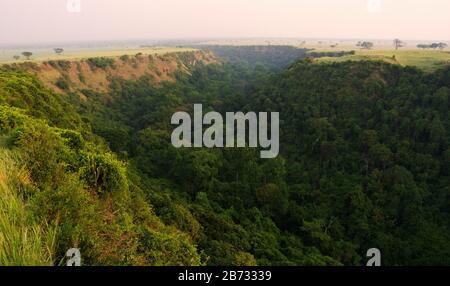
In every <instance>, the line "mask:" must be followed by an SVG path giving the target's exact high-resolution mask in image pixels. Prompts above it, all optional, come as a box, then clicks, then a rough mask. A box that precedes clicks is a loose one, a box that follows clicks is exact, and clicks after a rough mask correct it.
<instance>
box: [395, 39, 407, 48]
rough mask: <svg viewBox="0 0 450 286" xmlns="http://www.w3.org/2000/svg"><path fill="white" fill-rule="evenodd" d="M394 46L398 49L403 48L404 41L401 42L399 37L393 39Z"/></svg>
mask: <svg viewBox="0 0 450 286" xmlns="http://www.w3.org/2000/svg"><path fill="white" fill-rule="evenodd" d="M394 46H395V49H396V50H398V49H399V48H403V47H404V46H405V43H403V42H402V41H401V40H400V39H395V40H394Z"/></svg>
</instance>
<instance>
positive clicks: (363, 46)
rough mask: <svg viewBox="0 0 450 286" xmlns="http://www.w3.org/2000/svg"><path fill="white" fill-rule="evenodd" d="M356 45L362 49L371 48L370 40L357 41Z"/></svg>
mask: <svg viewBox="0 0 450 286" xmlns="http://www.w3.org/2000/svg"><path fill="white" fill-rule="evenodd" d="M356 46H358V47H361V48H362V49H366V50H370V49H372V48H373V43H372V42H358V43H357V44H356Z"/></svg>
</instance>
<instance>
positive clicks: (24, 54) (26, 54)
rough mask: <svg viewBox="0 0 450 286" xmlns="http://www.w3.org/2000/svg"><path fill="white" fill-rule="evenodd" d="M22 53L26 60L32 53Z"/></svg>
mask: <svg viewBox="0 0 450 286" xmlns="http://www.w3.org/2000/svg"><path fill="white" fill-rule="evenodd" d="M22 55H23V56H24V57H26V58H27V60H30V57H31V56H32V55H33V53H32V52H23V53H22Z"/></svg>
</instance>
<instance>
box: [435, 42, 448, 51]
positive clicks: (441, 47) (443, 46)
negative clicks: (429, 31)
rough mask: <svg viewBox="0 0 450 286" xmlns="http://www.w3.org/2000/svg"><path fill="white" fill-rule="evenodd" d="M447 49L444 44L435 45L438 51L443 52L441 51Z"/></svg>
mask: <svg viewBox="0 0 450 286" xmlns="http://www.w3.org/2000/svg"><path fill="white" fill-rule="evenodd" d="M447 47H448V45H447V44H446V43H438V44H437V48H438V49H440V50H443V49H445V48H447Z"/></svg>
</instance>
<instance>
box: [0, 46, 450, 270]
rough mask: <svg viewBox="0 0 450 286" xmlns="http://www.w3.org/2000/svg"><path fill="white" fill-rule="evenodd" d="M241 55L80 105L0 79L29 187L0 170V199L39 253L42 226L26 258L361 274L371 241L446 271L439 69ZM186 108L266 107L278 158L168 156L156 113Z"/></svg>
mask: <svg viewBox="0 0 450 286" xmlns="http://www.w3.org/2000/svg"><path fill="white" fill-rule="evenodd" d="M251 49H253V52H255V51H254V49H255V48H254V47H253V48H251ZM272 52H273V53H272ZM272 52H270V51H269V52H268V53H269V54H267V53H266V54H265V55H264V52H261V54H262V55H263V57H264V56H265V57H266V58H265V59H266V60H268V61H269V63H272V64H275V65H276V66H277V67H279V64H281V63H287V62H285V61H286V58H280V59H278V58H277V55H280V56H281V54H278V51H272ZM297 52H298V51H297ZM249 53H250V52H249ZM244 55H245V54H244ZM253 56H254V55H249V57H250V58H252V57H253ZM183 57H185V60H188V61H189V55H183ZM251 61H252V62H251V64H252V65H253V64H255V68H252V69H250V68H248V66H246V65H245V64H244V65H243V64H223V65H201V64H199V65H196V66H195V67H194V66H190V67H189V69H190V74H183V73H178V74H177V81H175V82H163V83H160V84H159V85H156V84H154V83H153V82H152V81H151V78H149V77H143V78H141V79H140V80H137V81H118V80H114V81H113V82H112V84H111V92H110V93H109V94H100V93H98V92H94V91H84V93H86V94H88V95H89V96H87V98H88V100H86V101H80V100H77V99H76V98H73V97H70V96H67V95H65V97H63V96H59V95H57V94H54V93H52V92H50V91H48V90H46V89H44V88H43V87H42V85H41V84H40V83H39V82H38V81H37V80H36V79H35V78H34V77H32V76H30V75H27V74H24V73H19V72H14V71H1V72H0V135H1V137H0V138H1V139H2V140H1V141H0V148H2V150H3V149H5V148H7V149H11V150H12V151H8V152H14V153H15V154H17V156H19V157H18V158H20V160H19V159H17V160H16V161H17V162H19V161H20V162H21V164H20V165H18V166H20V168H23V169H24V174H27V176H28V177H27V178H29V179H28V180H22V182H26V184H25V185H26V186H25V187H22V185H20V184H19V185H18V186H16V185H14V184H12V183H11V182H16V181H17V179H14V178H20V176H15V175H12V174H11V173H7V174H6V175H2V174H4V172H3V173H2V172H1V169H0V183H2V182H4V179H3V178H4V177H5V178H7V180H6V181H7V185H6V186H7V187H8V190H14V192H11V191H8V192H9V193H13V194H16V197H15V198H16V199H9V198H10V195H8V196H5V197H7V198H8V199H7V200H3V201H4V202H9V201H11V202H12V203H14V202H15V201H18V202H19V203H20V204H19V205H22V206H24V205H25V206H26V208H25V210H26V212H27V215H23V217H26V218H27V220H26V221H25V222H23V223H22V224H17V225H19V226H18V227H13V229H15V230H16V233H18V234H19V236H15V237H20V233H23V230H24V229H27V227H29V228H31V229H38V231H37V233H38V235H37V236H36V242H33V243H32V244H34V245H36V247H35V248H33V249H35V251H34V252H33V253H39V251H43V250H42V249H43V248H44V249H46V245H47V240H46V237H47V234H49V233H50V234H51V233H52V231H51V230H52V228H51V227H48V226H49V225H52V224H51V223H52V222H58V226H57V228H58V232H57V235H55V237H56V244H55V248H54V250H53V251H52V252H51V255H48V256H47V258H46V259H44V261H36V260H30V262H29V263H36V264H50V263H55V261H61V259H63V257H64V253H65V251H66V250H67V248H71V247H80V248H81V249H82V250H83V259H84V260H83V261H84V263H86V264H88V265H323V266H325V265H364V264H365V262H364V261H365V259H366V257H365V254H366V251H367V249H369V248H373V247H377V248H379V249H381V251H382V253H383V263H384V264H385V265H448V264H450V261H449V258H448V257H450V244H449V243H448V241H450V235H449V233H450V231H449V230H450V212H449V209H450V208H449V207H450V205H449V204H448V201H449V198H450V189H449V186H450V167H448V166H449V165H450V164H449V163H450V161H449V158H450V156H449V154H450V134H449V132H448V130H450V118H449V114H450V113H449V112H448V111H449V108H450V102H449V99H450V89H449V86H450V69H443V70H440V71H437V72H435V73H432V74H426V73H423V72H421V71H419V70H416V69H413V68H402V67H400V66H394V65H389V64H383V63H379V62H343V63H333V64H315V63H313V62H311V61H310V60H303V61H298V62H296V63H294V64H292V65H291V66H290V67H289V68H288V69H286V70H284V71H282V72H278V73H271V72H267V71H266V70H265V69H264V68H262V67H260V66H258V67H256V63H255V61H256V60H255V59H251ZM109 65H110V64H106V65H105V64H104V63H102V64H100V66H102V67H100V66H96V65H95V64H94V66H95V67H96V68H106V67H108V66H109ZM103 96H109V97H110V98H111V100H110V101H109V102H108V104H105V103H104V102H103V101H102V97H103ZM198 102H202V103H203V105H204V110H208V111H209V110H216V111H218V112H220V113H224V112H227V111H249V110H250V111H278V112H280V116H281V120H282V124H281V130H280V132H281V135H280V139H281V155H280V157H278V158H276V159H273V160H261V159H260V158H259V152H258V150H256V149H250V148H239V149H194V148H193V149H176V148H174V147H173V146H172V145H171V143H170V133H171V130H172V129H173V126H171V125H170V124H169V123H170V117H171V116H172V114H173V113H174V112H176V111H180V110H183V111H187V112H191V113H192V106H193V104H194V103H198ZM58 116H59V117H58ZM72 119H75V120H72ZM92 132H94V133H95V134H93V133H92ZM118 158H120V159H121V160H123V161H121V160H119V159H118ZM5 166H6V164H5ZM2 176H3V177H2ZM19 182H20V180H19ZM17 198H20V200H17ZM0 200H1V199H0ZM13 209H14V208H13ZM17 209H20V208H17ZM0 214H2V213H1V212H0ZM4 217H9V216H4ZM28 218H30V219H29V220H28ZM3 225H4V226H9V225H12V224H11V223H10V222H7V223H4V222H3V221H1V220H0V228H1V227H2V226H3ZM11 233H12V232H11ZM18 241H20V239H18ZM0 242H1V241H0ZM37 242H39V243H37ZM19 244H20V243H19ZM0 245H1V243H0ZM50 245H52V244H50ZM0 247H1V246H0ZM8 247H9V246H8ZM15 247H17V246H15ZM19 248H20V247H19ZM44 252H45V251H44ZM0 257H1V256H0ZM44 257H45V256H44ZM41 262H42V263H41ZM11 263H12V264H14V263H18V262H16V261H12V262H11ZM23 263H25V262H23ZM27 263H28V262H27Z"/></svg>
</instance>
